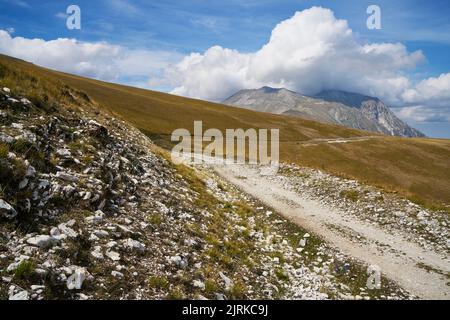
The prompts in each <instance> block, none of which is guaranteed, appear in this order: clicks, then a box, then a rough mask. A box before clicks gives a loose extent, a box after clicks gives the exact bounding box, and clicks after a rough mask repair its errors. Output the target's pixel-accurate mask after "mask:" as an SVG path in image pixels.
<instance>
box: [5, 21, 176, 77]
mask: <svg viewBox="0 0 450 320" xmlns="http://www.w3.org/2000/svg"><path fill="white" fill-rule="evenodd" d="M0 52H1V53H3V54H6V55H10V56H14V57H17V58H20V59H24V60H27V61H30V62H33V63H35V64H38V65H41V66H45V67H48V68H52V69H56V70H60V71H65V72H69V73H74V74H78V75H83V76H87V77H92V78H96V79H102V80H106V81H117V80H119V79H120V78H136V77H137V78H139V77H145V78H150V77H151V76H154V77H156V76H160V75H161V73H162V70H163V69H164V68H166V67H167V66H168V65H169V64H170V63H173V62H175V61H179V60H180V57H181V56H180V55H179V54H178V53H175V52H167V51H158V50H156V51H152V50H142V49H133V50H131V49H127V48H125V47H122V46H118V45H112V44H109V43H106V42H98V43H90V42H81V41H77V40H75V39H67V38H59V39H56V40H50V41H46V40H43V39H27V38H23V37H12V36H11V34H10V33H8V32H7V31H4V30H0Z"/></svg>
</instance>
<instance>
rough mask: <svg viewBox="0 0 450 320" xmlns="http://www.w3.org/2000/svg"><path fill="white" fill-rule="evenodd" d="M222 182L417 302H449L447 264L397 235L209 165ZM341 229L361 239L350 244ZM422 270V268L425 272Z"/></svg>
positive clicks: (246, 171)
mask: <svg viewBox="0 0 450 320" xmlns="http://www.w3.org/2000/svg"><path fill="white" fill-rule="evenodd" d="M212 167H213V168H214V170H215V171H216V172H217V174H219V175H220V176H221V177H222V178H223V179H225V180H227V181H228V182H230V183H232V184H234V185H235V186H236V187H238V188H239V189H241V190H242V191H243V192H245V193H247V194H249V195H251V196H253V197H255V198H257V199H259V200H260V201H262V202H263V203H264V204H266V205H267V206H269V207H272V208H273V209H274V210H276V211H278V212H279V213H280V214H282V215H283V216H285V217H286V218H288V219H290V220H291V221H293V222H294V223H297V224H298V225H300V226H302V227H303V228H305V229H307V230H309V231H310V232H312V233H315V234H317V235H319V236H321V237H323V238H324V239H325V240H326V241H327V242H329V243H330V244H331V245H332V246H334V247H336V248H337V249H339V250H341V251H342V252H343V253H345V254H348V255H350V256H352V257H354V258H356V259H358V260H360V261H363V262H365V263H366V264H368V265H377V266H379V267H380V268H381V271H382V273H383V274H384V275H385V276H387V277H388V278H390V279H391V280H394V281H395V282H396V283H398V284H399V285H400V286H401V287H403V288H404V289H406V290H408V291H409V292H410V293H412V294H414V295H416V296H418V297H419V298H422V299H446V300H449V299H450V286H449V281H450V280H449V278H448V275H449V274H450V259H449V257H444V256H441V255H439V254H438V253H435V252H431V251H425V250H424V249H422V248H420V247H419V246H418V245H416V244H414V243H412V242H410V241H407V240H406V239H405V238H404V237H402V236H401V234H390V233H387V232H386V231H385V230H383V229H381V228H378V227H377V226H374V225H370V224H367V223H366V222H364V221H361V220H358V219H357V218H349V217H347V216H344V215H343V214H342V213H340V212H339V211H338V210H334V209H330V208H327V207H325V206H323V205H322V204H321V203H319V202H318V201H314V200H309V199H306V198H305V197H302V195H301V194H299V193H296V192H294V191H290V190H286V188H285V187H283V185H282V184H281V182H277V180H276V179H269V178H268V177H267V176H263V175H261V174H260V172H259V170H258V169H257V168H250V167H249V166H240V165H217V164H214V165H212ZM342 230H346V232H347V231H349V232H351V233H353V234H355V235H358V236H360V239H361V241H359V242H358V243H355V242H354V241H351V239H349V238H348V236H347V237H346V236H345V233H346V232H342ZM424 266H426V269H425V268H424Z"/></svg>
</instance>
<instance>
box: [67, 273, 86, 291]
mask: <svg viewBox="0 0 450 320" xmlns="http://www.w3.org/2000/svg"><path fill="white" fill-rule="evenodd" d="M84 280H86V270H85V269H84V268H78V269H76V270H75V272H74V273H73V274H72V275H71V276H70V277H69V278H68V279H67V283H66V284H67V289H69V290H81V288H82V286H83V282H84Z"/></svg>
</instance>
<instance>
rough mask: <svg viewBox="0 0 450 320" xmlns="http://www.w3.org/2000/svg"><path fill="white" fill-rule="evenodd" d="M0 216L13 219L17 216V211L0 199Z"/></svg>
mask: <svg viewBox="0 0 450 320" xmlns="http://www.w3.org/2000/svg"><path fill="white" fill-rule="evenodd" d="M0 214H1V215H2V216H4V217H5V218H7V219H13V218H15V217H16V216H17V211H16V210H15V209H14V208H13V207H12V206H11V205H10V204H9V203H8V202H6V201H4V200H3V199H0Z"/></svg>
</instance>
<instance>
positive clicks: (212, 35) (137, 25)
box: [0, 0, 450, 138]
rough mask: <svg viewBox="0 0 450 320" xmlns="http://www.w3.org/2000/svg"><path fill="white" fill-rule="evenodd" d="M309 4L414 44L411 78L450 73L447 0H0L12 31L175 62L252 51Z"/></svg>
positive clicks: (357, 29) (375, 33) (433, 127)
mask: <svg viewBox="0 0 450 320" xmlns="http://www.w3.org/2000/svg"><path fill="white" fill-rule="evenodd" d="M70 4H76V5H79V6H80V8H81V12H82V29H81V30H68V29H67V28H66V26H65V25H66V21H65V18H64V16H63V13H64V12H65V10H66V8H67V6H69V5H70ZM371 4H376V5H379V6H380V8H381V10H382V11H381V12H382V29H381V30H368V29H367V27H366V19H367V16H368V15H367V14H366V8H367V7H368V5H371ZM312 6H322V7H324V8H329V9H331V10H332V11H333V12H334V15H335V16H336V18H337V19H344V20H347V21H348V25H349V27H350V28H351V29H352V30H353V34H354V38H355V40H356V41H358V42H360V43H362V44H364V43H372V42H377V43H382V42H391V43H397V42H400V43H402V44H404V45H405V46H406V48H407V50H408V51H409V52H414V51H417V50H421V51H422V52H423V55H424V56H425V58H426V60H425V61H423V62H422V63H418V64H417V65H416V66H415V67H414V68H412V69H411V70H407V71H402V72H407V77H408V78H409V79H410V80H411V81H412V82H414V81H416V82H419V81H421V80H423V79H426V78H430V77H438V76H439V75H441V74H445V73H450V59H449V58H448V57H449V56H450V19H449V17H450V2H449V1H445V0H436V1H429V0H428V1H424V0H405V1H381V0H378V1H373V0H372V1H365V0H345V1H344V0H342V1H308V0H298V1H287V0H281V1H280V0H278V1H268V0H259V1H256V0H228V1H223V0H222V1H214V0H213V1H189V0H185V1H174V0H166V1H143V0H136V1H131V0H129V1H126V0H99V1H84V0H78V1H61V0H58V1H56V0H55V1H39V2H37V1H31V0H0V7H1V10H0V29H2V30H9V32H10V34H11V37H18V36H20V37H24V38H27V39H34V38H39V39H43V40H46V41H50V40H54V39H57V38H75V39H77V40H79V41H83V42H91V43H95V42H99V41H103V42H107V43H108V44H111V45H117V46H121V47H124V48H127V49H129V50H148V51H151V52H154V51H162V52H166V53H173V56H171V58H170V59H169V60H170V62H173V61H177V59H181V58H182V57H183V56H186V55H189V54H190V53H192V52H200V53H203V52H205V51H206V50H208V49H209V48H211V47H213V46H215V45H219V46H221V47H223V48H230V49H234V50H237V51H239V52H240V53H243V54H245V53H252V52H255V51H257V50H259V49H260V48H261V47H262V46H263V45H265V44H266V43H267V42H268V41H269V38H270V35H271V32H272V30H273V29H274V27H275V26H276V25H277V24H278V23H280V22H281V21H284V20H286V19H289V18H290V17H292V15H293V14H294V13H295V12H296V11H302V10H304V9H308V8H310V7H312ZM157 75H159V73H157ZM150 76H151V75H149V77H150ZM107 80H109V79H107ZM146 80H147V79H146V76H145V75H143V74H137V75H133V74H131V75H122V76H120V77H119V78H117V79H116V80H115V81H117V82H122V83H129V84H132V85H133V84H136V85H139V84H140V82H141V81H144V82H145V81H146ZM141 86H145V85H142V84H141ZM156 89H161V90H168V91H170V89H171V86H170V85H167V84H165V85H159V86H156ZM444 102H445V101H444ZM440 103H441V104H442V101H441V102H440ZM443 104H445V103H443ZM399 106H400V105H399ZM448 107H450V103H449V105H448ZM440 110H443V109H440ZM445 110H447V107H445ZM405 114H406V113H405ZM416 118H418V117H416ZM408 120H409V122H413V123H412V124H413V125H414V126H415V127H417V128H418V129H421V130H423V131H424V132H425V133H426V134H428V135H431V136H435V137H447V138H450V125H449V122H448V121H433V122H429V121H428V120H426V121H420V120H417V119H408Z"/></svg>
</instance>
